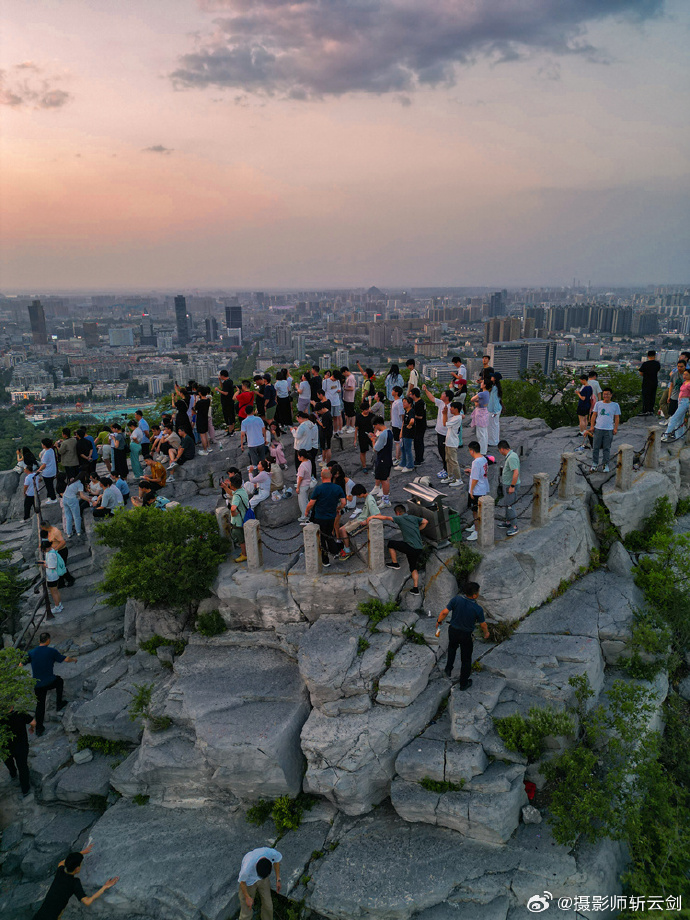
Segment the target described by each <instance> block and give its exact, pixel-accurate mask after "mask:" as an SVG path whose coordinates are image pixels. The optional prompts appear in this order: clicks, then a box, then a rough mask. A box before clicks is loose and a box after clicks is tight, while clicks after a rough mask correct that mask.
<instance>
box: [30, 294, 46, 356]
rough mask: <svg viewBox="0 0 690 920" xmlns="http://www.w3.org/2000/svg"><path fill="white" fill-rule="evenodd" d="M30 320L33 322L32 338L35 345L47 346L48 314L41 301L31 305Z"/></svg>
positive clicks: (35, 301)
mask: <svg viewBox="0 0 690 920" xmlns="http://www.w3.org/2000/svg"><path fill="white" fill-rule="evenodd" d="M29 320H30V321H31V337H32V338H33V342H34V345H47V344H48V332H47V330H46V314H45V311H44V309H43V304H42V303H41V301H40V300H34V301H33V303H30V304H29Z"/></svg>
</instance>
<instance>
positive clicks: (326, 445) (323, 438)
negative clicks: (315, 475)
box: [319, 431, 333, 450]
mask: <svg viewBox="0 0 690 920" xmlns="http://www.w3.org/2000/svg"><path fill="white" fill-rule="evenodd" d="M332 438H333V435H332V434H328V433H327V432H325V431H320V432H319V447H320V448H321V450H330V449H331V440H332Z"/></svg>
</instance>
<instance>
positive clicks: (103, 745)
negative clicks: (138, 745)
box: [77, 735, 132, 757]
mask: <svg viewBox="0 0 690 920" xmlns="http://www.w3.org/2000/svg"><path fill="white" fill-rule="evenodd" d="M86 748H88V749H89V750H91V751H93V752H94V753H96V754H108V756H110V757H113V756H115V757H117V756H118V755H119V754H129V752H130V750H131V749H132V746H131V744H129V742H127V741H110V739H108V738H101V737H100V736H99V735H80V736H79V740H78V741H77V750H78V751H85V750H86Z"/></svg>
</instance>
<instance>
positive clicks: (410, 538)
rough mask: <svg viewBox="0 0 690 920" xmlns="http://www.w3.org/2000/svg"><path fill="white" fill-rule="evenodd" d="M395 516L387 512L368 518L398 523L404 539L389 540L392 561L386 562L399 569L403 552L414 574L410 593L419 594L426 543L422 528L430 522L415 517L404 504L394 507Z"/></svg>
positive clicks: (388, 565)
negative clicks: (399, 558) (422, 559)
mask: <svg viewBox="0 0 690 920" xmlns="http://www.w3.org/2000/svg"><path fill="white" fill-rule="evenodd" d="M393 510H394V511H395V517H390V516H389V515H387V514H372V515H371V517H370V518H368V519H367V524H368V523H369V521H392V522H393V523H394V524H397V525H398V527H399V528H400V531H401V533H402V536H403V539H402V540H389V541H388V552H389V553H390V554H391V561H390V562H387V563H386V568H387V569H399V568H400V563H399V562H398V555H397V554H398V553H402V554H403V555H404V556H405V557H406V558H407V561H408V563H409V565H410V574H411V575H412V584H413V588H412V590H411V591H410V594H419V563H420V560H421V558H422V550H423V549H424V543H423V542H422V534H421V532H422V530H424V528H425V527H426V525H427V524H428V523H429V522H428V521H427V520H425V519H424V518H418V517H415V516H414V515H413V514H408V513H407V509H406V508H405V506H404V505H396V506H395V508H394V509H393Z"/></svg>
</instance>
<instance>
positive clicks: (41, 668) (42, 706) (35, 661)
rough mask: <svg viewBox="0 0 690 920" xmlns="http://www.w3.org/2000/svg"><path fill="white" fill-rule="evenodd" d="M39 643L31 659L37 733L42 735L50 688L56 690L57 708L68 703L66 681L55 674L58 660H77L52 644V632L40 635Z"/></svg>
mask: <svg viewBox="0 0 690 920" xmlns="http://www.w3.org/2000/svg"><path fill="white" fill-rule="evenodd" d="M38 642H39V644H38V645H37V646H36V648H32V649H31V651H30V652H29V660H30V661H31V674H32V675H33V678H34V680H35V681H36V688H35V693H36V700H37V703H36V734H37V735H39V736H40V735H42V734H43V732H44V731H45V727H44V725H43V719H44V718H45V714H46V696H47V695H48V691H49V690H55V694H56V708H57V710H58V712H59V711H60V710H61V709H64V707H65V706H66V705H67V700H65V699H63V697H62V692H63V688H64V681H63V679H62V678H61V677H59V676H58V675H57V674H53V668H54V666H55V663H56V662H58V663H59V662H62V661H76V660H77V659H76V658H69V657H65V655H63V654H62V653H61V652H58V650H57V649H56V648H53V647H52V646H51V644H50V633H47V632H44V633H41V635H40V636H39V637H38Z"/></svg>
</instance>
